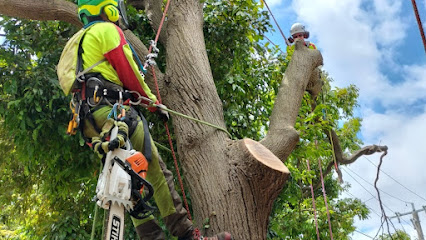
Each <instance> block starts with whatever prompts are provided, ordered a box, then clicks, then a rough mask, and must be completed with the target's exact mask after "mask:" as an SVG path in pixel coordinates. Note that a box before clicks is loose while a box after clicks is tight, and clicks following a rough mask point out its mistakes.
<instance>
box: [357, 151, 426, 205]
mask: <svg viewBox="0 0 426 240" xmlns="http://www.w3.org/2000/svg"><path fill="white" fill-rule="evenodd" d="M364 158H365V159H367V160H368V161H369V162H370V163H371V164H372V165H373V166H375V167H377V165H376V164H374V163H373V162H372V161H371V160H370V159H368V158H367V157H365V156H364ZM380 172H382V173H384V174H385V175H386V176H388V177H389V178H390V179H392V180H394V181H395V182H396V183H398V184H399V185H401V187H403V188H405V189H406V190H408V191H409V192H411V193H412V194H414V195H416V196H417V197H419V198H421V199H422V200H423V201H426V198H424V197H422V196H420V195H418V194H417V193H415V192H414V191H412V190H410V189H409V188H407V187H406V186H404V185H402V184H401V183H400V182H398V181H397V180H396V179H395V178H393V177H392V176H390V175H389V174H387V173H386V172H385V171H383V170H380Z"/></svg>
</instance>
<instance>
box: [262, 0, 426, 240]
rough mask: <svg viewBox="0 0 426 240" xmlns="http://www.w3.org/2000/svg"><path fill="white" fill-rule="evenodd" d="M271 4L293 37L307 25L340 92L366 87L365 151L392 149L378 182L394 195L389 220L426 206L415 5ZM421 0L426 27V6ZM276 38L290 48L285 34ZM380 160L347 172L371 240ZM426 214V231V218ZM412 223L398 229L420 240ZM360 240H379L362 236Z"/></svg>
mask: <svg viewBox="0 0 426 240" xmlns="http://www.w3.org/2000/svg"><path fill="white" fill-rule="evenodd" d="M265 1H266V2H267V3H268V5H269V6H270V8H271V10H272V12H273V13H274V15H275V18H276V19H277V21H278V23H279V25H280V27H281V29H282V30H283V32H284V33H285V34H286V37H289V29H290V27H291V25H292V24H293V23H294V22H301V23H303V24H305V25H306V27H307V30H308V31H310V35H311V37H310V39H309V40H310V41H312V42H314V43H315V44H316V46H317V48H318V49H319V50H320V51H321V53H322V55H323V58H324V66H323V69H324V70H325V71H327V72H328V73H329V74H330V76H331V77H332V78H333V79H334V82H333V85H334V86H337V87H345V86H348V85H349V84H355V85H356V86H357V87H358V88H359V89H360V97H359V104H360V106H359V108H358V109H356V113H357V115H358V116H359V117H362V118H363V126H362V129H361V134H360V136H361V137H362V140H363V141H364V143H365V145H371V144H381V145H387V146H388V147H389V152H388V155H387V156H386V157H385V158H384V162H383V164H382V168H381V169H382V170H383V171H384V173H380V180H379V182H378V186H379V189H381V190H382V191H384V192H386V193H387V194H384V193H382V194H381V197H382V201H383V203H384V204H385V205H386V207H385V210H386V215H387V216H394V215H395V212H400V213H405V212H409V211H410V210H411V209H412V207H411V204H410V202H413V203H414V204H415V206H416V209H419V208H421V207H422V206H426V187H425V186H426V174H425V169H426V161H425V156H426V147H425V144H424V143H425V140H424V139H425V135H426V124H425V123H426V105H425V103H426V54H425V50H424V47H423V43H422V39H421V36H420V32H419V28H418V25H417V21H416V18H415V15H414V11H413V7H412V4H411V1H409V0H344V1H342V0H309V1H303V0H265ZM416 2H417V8H418V11H419V14H420V17H421V19H422V21H423V28H424V29H425V28H426V24H425V23H426V0H417V1H416ZM265 10H266V8H265ZM268 37H269V38H270V39H271V40H272V41H273V42H274V43H275V44H278V45H280V46H281V48H282V49H283V50H285V43H284V40H283V39H282V37H281V35H280V34H279V32H278V31H276V32H275V33H269V34H268ZM379 156H380V155H379V154H375V155H372V156H367V157H361V158H360V159H359V160H358V161H357V162H355V163H353V164H352V165H350V166H348V167H342V170H343V178H344V180H345V181H346V182H347V183H349V184H350V185H351V188H350V189H349V191H348V192H347V193H345V194H344V195H343V197H353V196H357V197H358V198H359V199H361V200H362V201H364V202H365V203H366V204H367V206H368V207H369V208H371V209H372V211H374V212H373V213H372V214H371V215H370V218H369V219H368V220H364V221H357V222H356V226H357V230H358V231H360V232H363V233H365V234H366V235H368V236H371V237H374V236H375V235H376V233H377V231H378V230H379V227H380V216H379V215H380V214H381V211H380V207H379V204H378V200H377V199H375V198H374V197H373V196H377V194H376V191H375V189H374V187H373V186H372V185H373V184H374V180H375V177H376V171H377V168H376V167H375V166H374V165H373V164H376V165H377V164H378V163H379ZM386 174H388V175H390V176H391V177H388V176H387V175H386ZM392 178H393V179H392ZM395 180H396V181H395ZM406 188H408V189H410V190H411V191H412V192H414V193H412V192H411V191H409V190H407V189H406ZM372 195H373V196H372ZM390 195H391V196H390ZM376 213H378V214H379V215H377V214H376ZM419 216H420V221H421V222H422V227H423V231H424V232H425V233H426V213H425V212H421V213H419ZM410 219H411V216H405V217H403V218H402V219H401V223H398V221H397V220H396V219H394V221H393V224H394V226H395V228H397V229H401V230H404V231H406V232H407V233H408V234H410V235H411V236H412V239H415V238H417V234H416V231H415V230H414V228H413V227H412V225H411V221H410ZM385 230H386V229H385ZM391 230H393V228H392V227H391ZM352 238H353V239H356V240H364V239H371V238H370V237H367V236H364V235H362V234H359V233H356V234H354V235H353V236H352Z"/></svg>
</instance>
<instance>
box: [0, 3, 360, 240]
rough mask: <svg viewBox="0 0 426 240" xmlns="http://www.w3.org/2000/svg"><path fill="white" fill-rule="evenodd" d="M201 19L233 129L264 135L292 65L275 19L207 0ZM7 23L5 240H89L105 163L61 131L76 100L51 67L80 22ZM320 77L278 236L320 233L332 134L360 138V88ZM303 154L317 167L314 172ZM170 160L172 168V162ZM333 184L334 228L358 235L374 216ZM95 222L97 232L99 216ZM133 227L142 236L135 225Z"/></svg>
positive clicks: (160, 137)
mask: <svg viewBox="0 0 426 240" xmlns="http://www.w3.org/2000/svg"><path fill="white" fill-rule="evenodd" d="M74 2H75V1H74ZM129 14H130V21H131V26H134V27H136V26H137V28H136V29H135V30H134V33H135V34H137V35H138V36H139V37H140V38H141V40H142V41H143V42H144V43H147V42H148V40H149V39H153V36H154V32H153V31H152V29H151V28H150V27H149V24H148V21H147V18H146V15H145V13H144V12H143V11H137V10H135V9H133V8H130V9H129ZM204 20H205V25H204V29H203V30H204V35H205V39H206V47H207V53H208V56H209V60H210V63H211V68H212V73H213V76H214V80H215V84H216V87H217V91H218V94H219V96H220V97H221V99H222V101H223V109H224V116H225V121H226V124H227V126H228V130H229V131H230V132H231V133H232V135H233V136H234V137H237V138H242V137H249V138H252V139H255V140H259V139H261V138H262V137H263V136H264V134H265V133H266V132H267V130H268V118H269V115H270V113H271V111H272V107H273V103H274V98H275V95H276V92H277V89H278V85H279V83H280V82H281V79H282V76H283V73H284V71H285V69H284V67H283V66H285V62H284V61H285V60H284V58H285V56H283V55H281V54H279V49H277V48H273V47H270V46H269V44H268V43H265V42H264V41H263V35H264V34H265V32H267V31H271V30H272V29H271V25H270V23H269V17H268V15H267V13H266V12H265V11H263V10H262V6H261V5H260V3H258V2H257V1H254V0H229V1H224V0H219V1H218V0H205V1H204ZM0 26H2V28H3V29H4V31H5V32H6V34H7V41H6V42H5V43H4V44H3V46H1V48H0V67H1V68H0V77H1V78H0V99H1V101H0V119H3V121H0V154H2V156H4V157H3V158H1V159H0V166H1V167H2V168H1V171H2V174H1V176H0V183H1V185H0V192H1V194H0V202H1V203H2V206H3V207H2V212H1V215H0V216H1V222H0V227H1V228H0V237H3V235H6V234H8V236H10V238H11V239H43V238H47V239H87V238H88V237H89V235H90V231H91V226H92V223H93V217H94V216H93V206H94V204H93V203H92V202H91V198H92V196H93V193H94V192H95V191H94V188H95V184H96V171H97V169H98V165H99V161H98V159H95V157H94V155H93V154H91V152H90V151H89V149H88V148H87V147H82V145H83V142H82V140H81V137H70V136H66V135H65V134H64V133H65V128H66V124H67V122H68V120H69V109H68V102H69V98H68V97H65V96H63V93H62V92H61V90H60V88H59V86H58V81H57V77H56V73H55V65H56V63H57V62H58V59H59V56H60V53H61V50H62V48H63V47H64V45H65V43H66V41H67V39H69V37H70V36H72V34H73V33H75V32H76V31H77V29H76V28H75V27H72V26H70V25H69V24H65V23H61V22H53V21H52V22H39V21H27V20H20V19H13V18H7V17H4V18H3V20H1V21H0ZM160 47H161V46H160ZM161 52H163V51H161ZM160 56H162V55H161V54H160ZM158 63H159V65H160V68H162V69H164V68H165V63H164V59H162V58H161V57H160V59H159V61H158ZM323 80H324V81H325V83H326V84H325V86H324V90H325V91H324V94H323V95H321V96H320V97H319V99H318V100H317V107H316V109H315V110H314V111H313V112H312V111H311V103H312V101H313V100H312V99H310V96H309V95H308V94H306V95H305V97H304V99H303V103H302V106H301V108H300V113H299V118H298V120H297V123H296V128H297V130H298V131H300V133H301V141H300V143H299V144H298V146H297V148H296V150H295V151H294V152H293V154H292V155H291V156H290V158H289V159H288V161H287V162H286V165H287V166H288V167H289V169H290V170H291V172H292V176H291V178H290V180H289V182H288V184H287V185H286V187H285V189H284V190H283V192H282V193H281V195H280V197H279V198H278V199H277V201H276V203H275V207H274V212H273V214H272V215H271V218H270V231H269V237H270V238H271V239H286V238H289V239H296V238H302V239H315V238H316V237H315V236H316V232H315V224H314V214H313V213H314V212H313V208H312V200H311V199H310V196H311V195H310V192H309V183H310V182H313V183H314V185H316V184H317V183H318V182H319V179H320V178H319V173H318V172H319V171H318V170H319V166H318V164H317V163H316V161H317V160H318V159H321V161H322V169H323V171H324V170H325V166H326V165H327V164H328V163H330V162H331V161H333V159H332V157H331V156H332V154H331V146H330V144H329V141H328V139H327V137H326V134H325V133H326V131H328V130H329V129H331V128H333V129H335V130H336V132H337V134H338V136H339V137H340V140H341V144H342V148H343V149H345V150H347V151H353V150H355V149H357V148H358V147H359V145H360V144H362V143H361V141H360V140H359V139H357V133H358V132H359V129H360V126H361V120H360V119H358V118H354V117H353V109H354V107H355V106H356V99H357V96H358V91H357V89H356V87H355V86H349V87H347V88H342V89H331V87H330V84H329V81H331V78H330V77H328V76H327V74H326V73H324V74H323ZM150 118H151V117H150ZM151 120H152V121H155V119H151ZM151 131H152V132H151V133H152V134H153V138H154V139H156V140H157V141H159V142H160V143H162V144H164V145H166V144H165V143H167V140H166V139H165V138H164V134H162V131H164V130H163V128H162V126H158V125H153V126H152V128H151ZM163 156H168V154H167V153H166V152H165V153H164V154H163ZM307 159H309V160H310V161H311V169H312V170H311V171H307V165H306V160H307ZM165 160H166V163H167V164H168V165H169V166H170V165H171V163H170V160H169V158H168V157H166V159H165ZM325 187H326V190H327V197H328V200H329V201H328V204H329V208H330V209H331V211H330V214H331V219H332V220H331V221H332V223H333V234H335V236H336V237H335V238H336V239H347V236H348V235H349V233H351V232H352V231H354V227H353V219H354V218H355V217H360V218H361V219H364V218H366V217H367V214H368V211H367V209H366V208H365V206H364V204H362V203H361V202H360V201H359V200H357V199H338V196H339V194H340V193H341V192H342V191H344V190H345V186H343V187H342V186H341V185H339V184H338V183H337V181H336V179H334V178H333V177H332V176H331V175H330V176H327V177H326V178H325ZM314 194H315V201H316V208H317V211H318V224H319V226H320V229H321V232H320V234H321V238H322V239H326V238H328V235H327V234H328V231H327V229H328V223H327V221H326V219H327V212H326V210H325V203H324V200H323V199H322V192H321V190H320V189H316V190H315V192H314ZM187 195H189V193H187ZM101 215H102V214H101ZM97 225H98V228H97V231H96V236H99V235H100V231H99V229H100V225H101V223H100V222H97ZM128 227H129V228H131V226H128ZM126 233H127V238H128V239H134V236H135V233H134V231H133V230H130V229H128V230H127V231H126Z"/></svg>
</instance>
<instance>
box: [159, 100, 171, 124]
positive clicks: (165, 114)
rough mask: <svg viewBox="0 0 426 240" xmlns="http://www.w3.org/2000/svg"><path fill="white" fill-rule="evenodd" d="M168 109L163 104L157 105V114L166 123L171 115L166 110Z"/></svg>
mask: <svg viewBox="0 0 426 240" xmlns="http://www.w3.org/2000/svg"><path fill="white" fill-rule="evenodd" d="M164 109H167V107H166V106H165V105H163V104H157V113H158V116H159V117H160V118H161V119H162V120H163V121H164V122H167V121H168V120H169V113H168V112H167V111H166V110H164Z"/></svg>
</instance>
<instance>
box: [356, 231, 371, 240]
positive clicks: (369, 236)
mask: <svg viewBox="0 0 426 240" xmlns="http://www.w3.org/2000/svg"><path fill="white" fill-rule="evenodd" d="M355 232H357V233H360V234H362V235H364V236H366V237H368V238H371V239H374V238H373V237H371V236H368V235H367V234H365V233H363V232H360V231H358V230H356V229H355Z"/></svg>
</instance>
